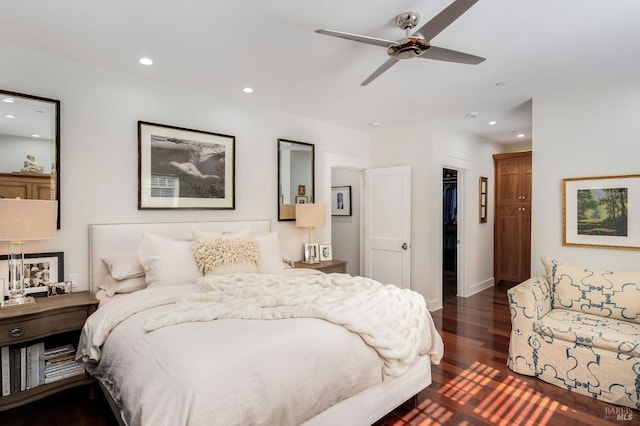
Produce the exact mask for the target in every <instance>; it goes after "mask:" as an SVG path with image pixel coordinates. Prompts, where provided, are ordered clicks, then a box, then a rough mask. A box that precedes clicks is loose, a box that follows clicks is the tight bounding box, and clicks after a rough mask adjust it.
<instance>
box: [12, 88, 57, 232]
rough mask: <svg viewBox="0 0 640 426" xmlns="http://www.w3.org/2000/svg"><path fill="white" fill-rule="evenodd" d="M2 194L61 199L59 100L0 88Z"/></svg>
mask: <svg viewBox="0 0 640 426" xmlns="http://www.w3.org/2000/svg"><path fill="white" fill-rule="evenodd" d="M0 113H1V114H0V117H2V120H0V197H4V198H25V199H37V200H58V228H60V197H59V194H60V193H59V189H60V175H59V170H60V101H58V100H55V99H47V98H42V97H39V96H33V95H25V94H22V93H16V92H10V91H7V90H2V89H0Z"/></svg>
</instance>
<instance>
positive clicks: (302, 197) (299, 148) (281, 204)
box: [278, 139, 315, 221]
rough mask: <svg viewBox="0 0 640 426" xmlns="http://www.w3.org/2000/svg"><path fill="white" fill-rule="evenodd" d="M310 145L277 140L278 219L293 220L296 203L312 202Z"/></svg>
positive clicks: (313, 187) (313, 168) (312, 176)
mask: <svg viewBox="0 0 640 426" xmlns="http://www.w3.org/2000/svg"><path fill="white" fill-rule="evenodd" d="M314 164H315V149H314V146H313V144H310V143H304V142H295V141H290V140H286V139H278V220H281V221H284V220H295V219H296V204H302V203H313V201H314V199H315V184H314V180H315V179H314V176H315V166H314Z"/></svg>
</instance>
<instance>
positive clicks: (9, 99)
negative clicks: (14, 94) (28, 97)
mask: <svg viewBox="0 0 640 426" xmlns="http://www.w3.org/2000/svg"><path fill="white" fill-rule="evenodd" d="M15 101H16V100H15V99H13V98H4V99H3V100H2V102H6V103H8V104H12V103H14V102H15Z"/></svg>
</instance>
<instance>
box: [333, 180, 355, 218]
mask: <svg viewBox="0 0 640 426" xmlns="http://www.w3.org/2000/svg"><path fill="white" fill-rule="evenodd" d="M331 216H351V185H347V186H332V187H331Z"/></svg>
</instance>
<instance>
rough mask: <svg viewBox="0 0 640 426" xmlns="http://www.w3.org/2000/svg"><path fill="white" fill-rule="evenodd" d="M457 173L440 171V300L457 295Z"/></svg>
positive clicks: (445, 170)
mask: <svg viewBox="0 0 640 426" xmlns="http://www.w3.org/2000/svg"><path fill="white" fill-rule="evenodd" d="M457 215H458V171H457V170H453V169H446V168H445V169H442V221H443V223H442V227H443V228H442V298H443V300H444V299H447V298H449V297H455V296H457V294H458V272H457V264H458V220H457Z"/></svg>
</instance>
